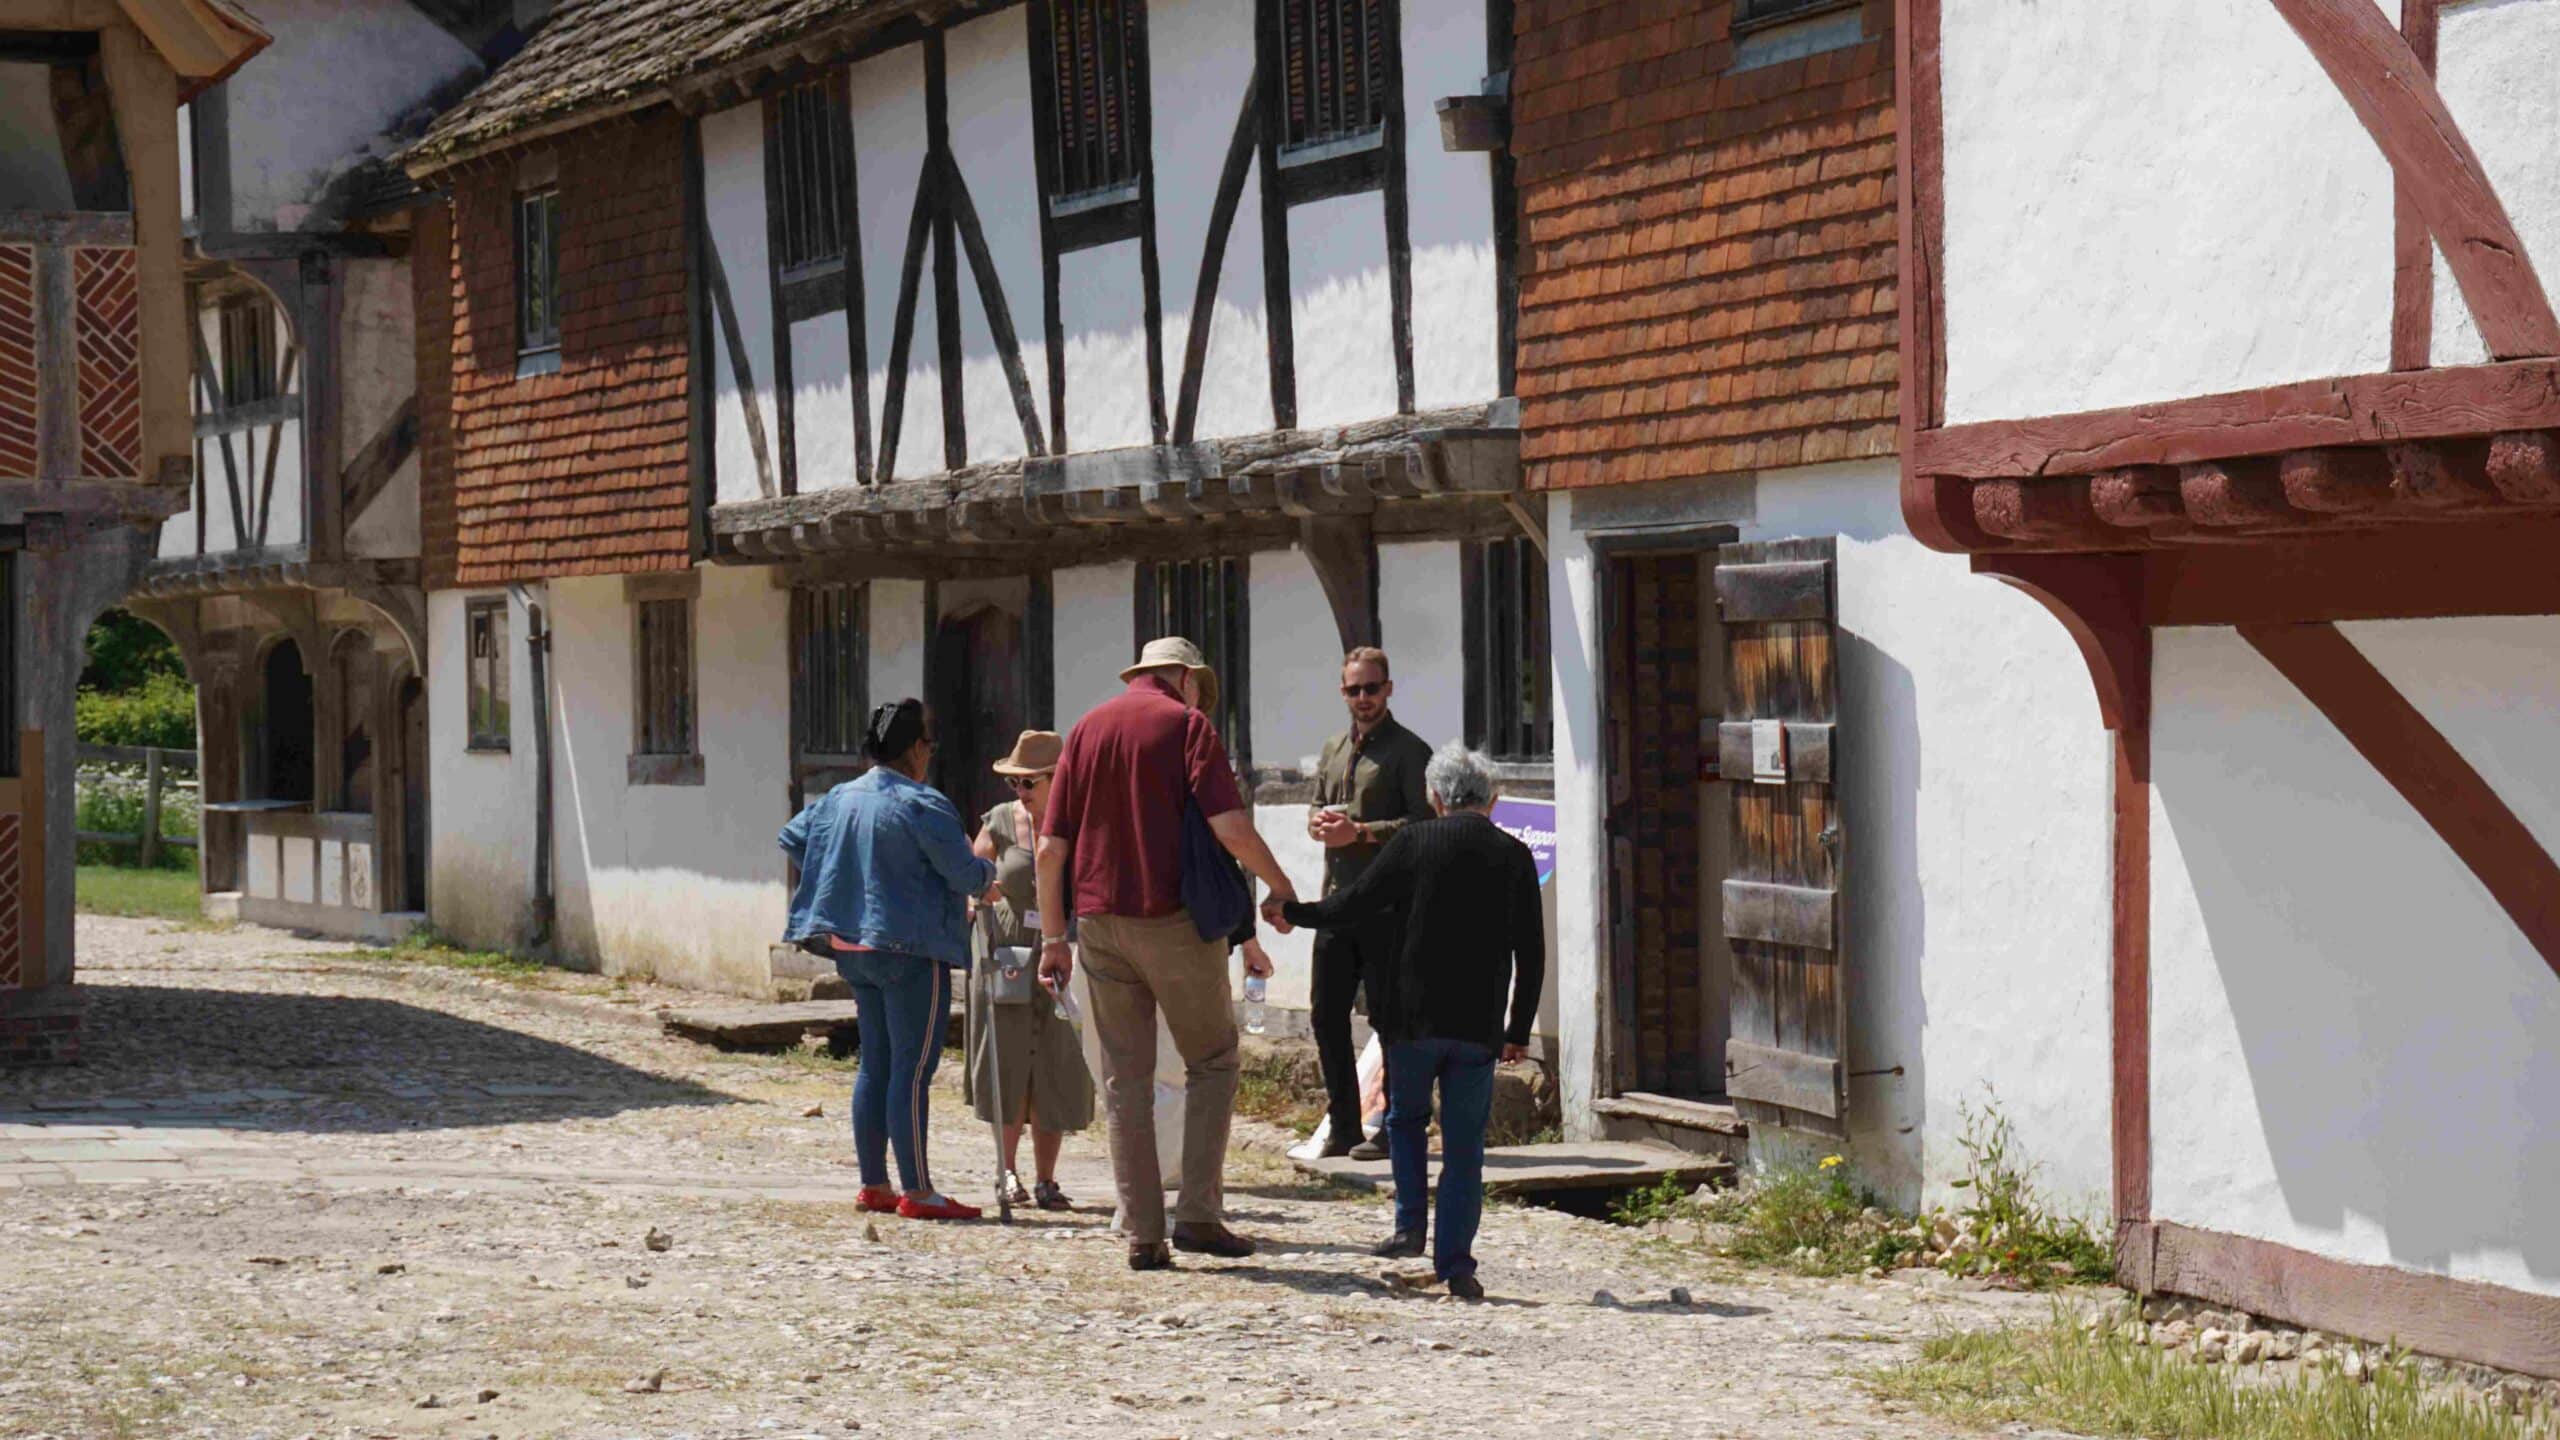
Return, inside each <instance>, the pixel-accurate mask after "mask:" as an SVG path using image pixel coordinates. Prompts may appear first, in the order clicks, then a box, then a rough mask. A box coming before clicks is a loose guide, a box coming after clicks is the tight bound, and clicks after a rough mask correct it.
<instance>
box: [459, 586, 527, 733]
mask: <svg viewBox="0 0 2560 1440" xmlns="http://www.w3.org/2000/svg"><path fill="white" fill-rule="evenodd" d="M484 618H485V619H486V620H487V622H488V644H487V647H486V648H485V650H484V648H483V647H482V644H481V625H482V621H483V619H484ZM462 677H463V678H462V723H463V735H464V737H465V739H464V742H463V749H464V750H465V751H466V752H468V753H471V754H474V755H504V754H506V753H507V752H508V750H509V749H511V748H512V740H513V736H512V734H511V733H510V732H511V731H512V729H513V727H514V711H513V710H512V708H510V707H509V705H508V701H507V602H506V599H505V598H504V597H503V596H490V597H487V598H483V599H477V600H467V601H465V602H463V606H462ZM484 700H485V702H486V704H485V705H484V703H483V702H484ZM484 710H486V711H494V712H495V715H494V718H495V721H496V725H495V728H484V727H483V725H482V723H481V722H482V720H483V719H484V718H486V717H485V716H484Z"/></svg>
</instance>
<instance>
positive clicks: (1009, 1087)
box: [968, 965, 1093, 1130]
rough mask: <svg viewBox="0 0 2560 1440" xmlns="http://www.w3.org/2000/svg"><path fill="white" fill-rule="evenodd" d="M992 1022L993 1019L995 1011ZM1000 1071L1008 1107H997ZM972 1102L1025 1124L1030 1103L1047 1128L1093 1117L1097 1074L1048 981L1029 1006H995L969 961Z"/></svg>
mask: <svg viewBox="0 0 2560 1440" xmlns="http://www.w3.org/2000/svg"><path fill="white" fill-rule="evenodd" d="M990 1016H992V1017H993V1023H992V1024H990V1023H989V1017H990ZM997 1072H1001V1078H1002V1079H1003V1081H1004V1095H1003V1097H1002V1099H1003V1103H1004V1113H1003V1114H1002V1115H1001V1116H999V1115H998V1114H997V1113H996V1102H997V1098H998V1097H997V1095H996V1086H995V1083H994V1080H995V1077H996V1075H997ZM968 1077H969V1103H970V1104H971V1105H972V1106H974V1107H975V1108H976V1110H977V1112H978V1118H979V1119H981V1120H996V1121H999V1122H1000V1123H1002V1124H1006V1125H1019V1124H1021V1123H1023V1115H1024V1113H1025V1112H1024V1104H1025V1102H1026V1101H1027V1102H1028V1103H1029V1107H1030V1110H1029V1113H1030V1114H1032V1115H1034V1116H1036V1117H1037V1118H1038V1121H1039V1126H1040V1128H1041V1129H1043V1130H1082V1129H1083V1128H1085V1127H1086V1126H1088V1125H1090V1124H1092V1123H1093V1075H1092V1072H1090V1071H1088V1070H1086V1069H1085V1067H1084V1050H1083V1048H1082V1047H1081V1046H1080V1045H1079V1044H1078V1043H1077V1040H1076V1029H1075V1027H1074V1026H1073V1025H1070V1024H1068V1023H1067V1020H1066V1017H1065V1016H1063V1015H1060V1014H1059V1013H1058V1005H1057V1002H1056V1001H1054V1000H1052V999H1050V998H1049V991H1048V988H1047V987H1046V986H1038V987H1034V989H1033V991H1032V995H1031V1003H1030V1004H1028V1005H989V1004H988V1003H987V990H986V985H985V982H984V981H983V980H982V979H981V978H980V976H979V971H978V967H976V966H974V965H972V966H971V967H969V1069H968Z"/></svg>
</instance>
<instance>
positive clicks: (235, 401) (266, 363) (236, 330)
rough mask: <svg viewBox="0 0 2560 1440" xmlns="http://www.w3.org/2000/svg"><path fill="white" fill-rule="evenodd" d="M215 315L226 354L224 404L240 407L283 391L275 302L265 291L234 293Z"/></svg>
mask: <svg viewBox="0 0 2560 1440" xmlns="http://www.w3.org/2000/svg"><path fill="white" fill-rule="evenodd" d="M214 316H215V320H214V329H215V340H216V342H217V343H218V344H219V345H220V347H221V355H222V376H221V379H222V385H221V389H220V391H219V393H220V395H221V398H222V408H223V409H224V410H237V409H241V408H243V407H245V406H249V405H255V404H258V403H260V402H262V401H267V400H273V399H275V398H277V397H278V396H279V395H281V394H282V393H283V391H284V386H283V384H282V376H281V375H280V373H279V372H278V369H277V366H276V307H275V306H274V304H273V303H272V302H270V301H269V300H268V299H267V298H266V297H265V296H263V295H234V296H232V297H231V298H229V299H227V300H224V301H223V302H222V303H221V304H220V305H219V306H217V307H216V308H215V311H214Z"/></svg>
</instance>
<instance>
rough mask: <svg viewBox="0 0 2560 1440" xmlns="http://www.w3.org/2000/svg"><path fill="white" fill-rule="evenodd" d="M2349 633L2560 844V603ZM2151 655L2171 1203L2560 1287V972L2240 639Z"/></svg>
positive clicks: (2267, 1233) (2222, 635)
mask: <svg viewBox="0 0 2560 1440" xmlns="http://www.w3.org/2000/svg"><path fill="white" fill-rule="evenodd" d="M2341 628H2342V629H2344V630H2345V631H2346V632H2347V634H2348V637H2349V639H2350V640H2351V641H2353V642H2354V644H2355V645H2356V646H2357V648H2358V649H2359V650H2361V651H2362V652H2363V653H2364V655H2365V656H2366V658H2368V659H2369V660H2371V661H2372V662H2373V663H2374V664H2375V666H2376V667H2377V668H2379V669H2380V670H2381V671H2382V672H2383V674H2384V675H2385V676H2387V677H2389V678H2390V680H2391V681H2392V682H2393V684H2394V685H2395V686H2397V687H2398V688H2399V689H2400V690H2401V692H2402V693H2403V694H2404V695H2406V696H2407V697H2408V698H2409V700H2410V701H2411V702H2412V703H2413V704H2415V705H2416V706H2417V707H2418V708H2419V710H2420V711H2421V712H2422V713H2424V714H2425V715H2426V716H2427V718H2428V719H2429V720H2430V721H2431V722H2433V723H2434V724H2435V725H2436V726H2437V728H2438V729H2439V730H2441V731H2442V732H2443V733H2444V735H2445V737H2446V738H2447V739H2448V740H2449V741H2451V742H2452V744H2453V746H2454V748H2455V749H2456V750H2458V751H2459V752H2461V754H2462V756H2463V758H2464V759H2466V760H2467V761H2469V762H2470V763H2471V764H2472V765H2473V766H2474V767H2476V768H2477V769H2478V770H2479V771H2480V772H2481V774H2482V775H2483V776H2484V777H2486V778H2487V779H2488V780H2489V781H2490V782H2491V783H2492V784H2493V785H2495V786H2496V787H2497V788H2498V791H2499V794H2500V795H2501V797H2502V798H2503V799H2505V800H2506V802H2507V803H2508V805H2509V806H2510V807H2512V808H2513V809H2514V810H2515V811H2516V813H2517V815H2518V817H2519V818H2520V819H2522V820H2523V821H2524V822H2525V824H2526V825H2527V826H2528V827H2530V828H2531V829H2532V830H2533V832H2534V834H2535V836H2536V838H2537V839H2539V840H2541V842H2542V843H2543V844H2544V845H2546V846H2549V845H2552V844H2554V843H2555V842H2560V764H2555V762H2554V761H2553V760H2552V758H2551V757H2552V755H2553V753H2554V750H2553V742H2554V740H2555V739H2560V721H2555V719H2554V717H2555V716H2560V618H2555V617H2550V616H2539V617H2528V618H2519V619H2472V620H2428V621H2399V622H2391V623H2387V624H2362V625H2348V626H2343V627H2341ZM2153 667H2154V669H2153V706H2154V708H2153V731H2152V784H2153V807H2152V822H2153V825H2152V897H2151V984H2152V1002H2151V1004H2152V1019H2151V1025H2152V1032H2151V1033H2152V1044H2153V1051H2152V1064H2151V1074H2152V1095H2151V1105H2152V1116H2153V1126H2152V1165H2153V1170H2152V1207H2153V1210H2154V1213H2156V1214H2157V1215H2158V1216H2159V1217H2160V1218H2162V1219H2164V1220H2175V1221H2179V1222H2181V1223H2184V1224H2189V1225H2196V1226H2201V1227H2204V1228H2207V1229H2213V1230H2222V1231H2228V1232H2232V1233H2236V1234H2242V1235H2251V1236H2258V1237H2262V1238H2266V1239H2270V1240H2274V1241H2278V1242H2280V1243H2283V1244H2287V1245H2293V1246H2296V1247H2299V1248H2301V1249H2305V1250H2310V1251H2313V1252H2315V1253H2318V1254H2323V1255H2330V1256H2335V1257H2337V1258H2340V1259H2344V1260H2350V1261H2357V1262H2362V1263H2369V1264H2395V1265H2401V1266H2405V1267H2408V1268H2411V1269H2417V1270H2426V1271H2433V1272H2436V1273H2440V1274H2447V1275H2453V1276H2456V1277H2459V1278H2462V1279H2468V1280H2480V1281H2487V1282H2490V1283H2494V1284H2500V1285H2507V1286H2512V1287H2515V1288H2518V1289H2524V1290H2530V1291H2535V1292H2539V1293H2542V1294H2560V1227H2554V1226H2553V1225H2552V1224H2551V1223H2549V1217H2550V1205H2549V1200H2548V1197H2549V1196H2550V1194H2551V1193H2552V1190H2553V1187H2554V1186H2555V1185H2560V1150H2555V1148H2554V1147H2553V1146H2551V1145H2549V1144H2548V1143H2543V1141H2542V1138H2541V1137H2542V1135H2543V1131H2544V1130H2545V1129H2546V1128H2547V1127H2545V1126H2544V1125H2543V1124H2542V1123H2541V1122H2542V1119H2543V1112H2544V1111H2546V1110H2547V1109H2548V1108H2549V1102H2550V1097H2551V1096H2553V1095H2555V1094H2560V986H2555V985H2553V983H2552V976H2551V971H2550V968H2549V966H2548V965H2546V964H2545V963H2544V962H2543V960H2542V958H2541V956H2540V955H2538V954H2537V953H2536V952H2535V951H2534V949H2533V947H2532V945H2531V944H2530V943H2528V942H2527V941H2526V940H2525V939H2524V938H2523V937H2522V935H2521V934H2520V933H2519V932H2518V931H2517V930H2516V928H2515V926H2514V924H2513V923H2512V922H2511V921H2509V920H2508V919H2507V917H2506V915H2505V913H2504V912H2503V911H2502V910H2500V909H2499V908H2498V906H2497V905H2496V903H2495V902H2494V901H2493V900H2492V899H2491V898H2490V896H2489V894H2488V892H2487V891H2486V889H2485V888H2484V887H2482V885H2481V884H2480V882H2479V881H2478V880H2477V879H2476V878H2475V877H2474V876H2473V875H2472V874H2471V872H2470V870H2469V868H2468V867H2466V866H2465V865H2463V864H2462V863H2461V862H2460V861H2459V860H2457V859H2456V858H2455V857H2454V855H2453V853H2452V852H2451V851H2450V850H2449V849H2447V848H2446V846H2445V845H2444V843H2443V842H2442V841H2441V840H2440V839H2438V838H2437V836H2436V835H2435V833H2434V832H2433V830H2432V829H2431V828H2430V827H2428V826H2427V825H2426V824H2425V823H2424V822H2423V821H2421V820H2420V819H2419V818H2418V817H2417V815H2416V813H2415V812H2414V811H2412V810H2411V809H2410V807H2409V805H2408V802H2407V801H2405V800H2403V799H2402V798H2401V797H2400V795H2399V794H2398V792H2396V791H2394V790H2393V789H2392V788H2391V787H2390V785H2389V784H2388V783H2387V782H2386V781H2384V780H2383V779H2382V777H2381V775H2380V774H2379V773H2378V772H2376V771H2375V770H2374V769H2373V768H2372V766H2370V765H2369V764H2367V763H2366V762H2365V761H2364V759H2363V758H2362V757H2361V756H2359V755H2358V754H2357V753H2356V752H2355V750H2354V749H2353V748H2352V747H2351V746H2349V745H2348V744H2347V742H2346V740H2345V739H2344V738H2343V737H2341V736H2340V735H2339V734H2338V732H2337V730H2336V729H2335V728H2334V727H2333V726H2331V725H2330V724H2329V723H2328V721H2327V720H2326V719H2325V718H2324V717H2322V716H2321V715H2320V713H2319V712H2318V711H2317V710H2316V709H2314V708H2313V707H2312V706H2311V704H2310V703H2309V702H2308V701H2307V700H2305V699H2304V698H2303V697H2302V696H2301V694H2300V693H2299V692H2298V691H2296V690H2295V689H2294V688H2293V687H2292V686H2291V685H2290V684H2289V683H2288V682H2287V681H2286V680H2285V679H2284V678H2283V677H2282V676H2281V675H2280V674H2278V673H2277V671H2276V670H2275V669H2274V667H2273V666H2271V665H2269V664H2268V663H2267V662H2266V661H2265V660H2264V659H2263V658H2261V657H2260V656H2259V655H2258V654H2257V653H2256V651H2254V650H2253V649H2251V648H2250V647H2249V646H2248V644H2247V643H2246V642H2244V641H2242V640H2241V639H2240V638H2239V637H2238V635H2237V634H2236V633H2235V632H2233V631H2231V630H2227V629H2219V628H2216V629H2192V630H2186V629H2181V630H2162V631H2160V632H2158V634H2157V637H2156V640H2155V650H2154V658H2153Z"/></svg>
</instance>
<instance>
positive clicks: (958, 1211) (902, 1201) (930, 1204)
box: [898, 1195, 981, 1220]
mask: <svg viewBox="0 0 2560 1440" xmlns="http://www.w3.org/2000/svg"><path fill="white" fill-rule="evenodd" d="M898 1213H899V1214H900V1215H902V1216H904V1217H905V1218H907V1219H909V1220H975V1219H977V1218H978V1216H979V1214H980V1213H981V1212H980V1211H979V1209H978V1207H977V1206H975V1205H963V1204H961V1203H960V1202H959V1201H957V1200H954V1199H952V1198H951V1197H950V1196H948V1195H937V1196H935V1197H934V1198H932V1199H931V1200H918V1199H917V1198H916V1197H914V1196H913V1195H903V1196H900V1197H899V1199H898Z"/></svg>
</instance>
